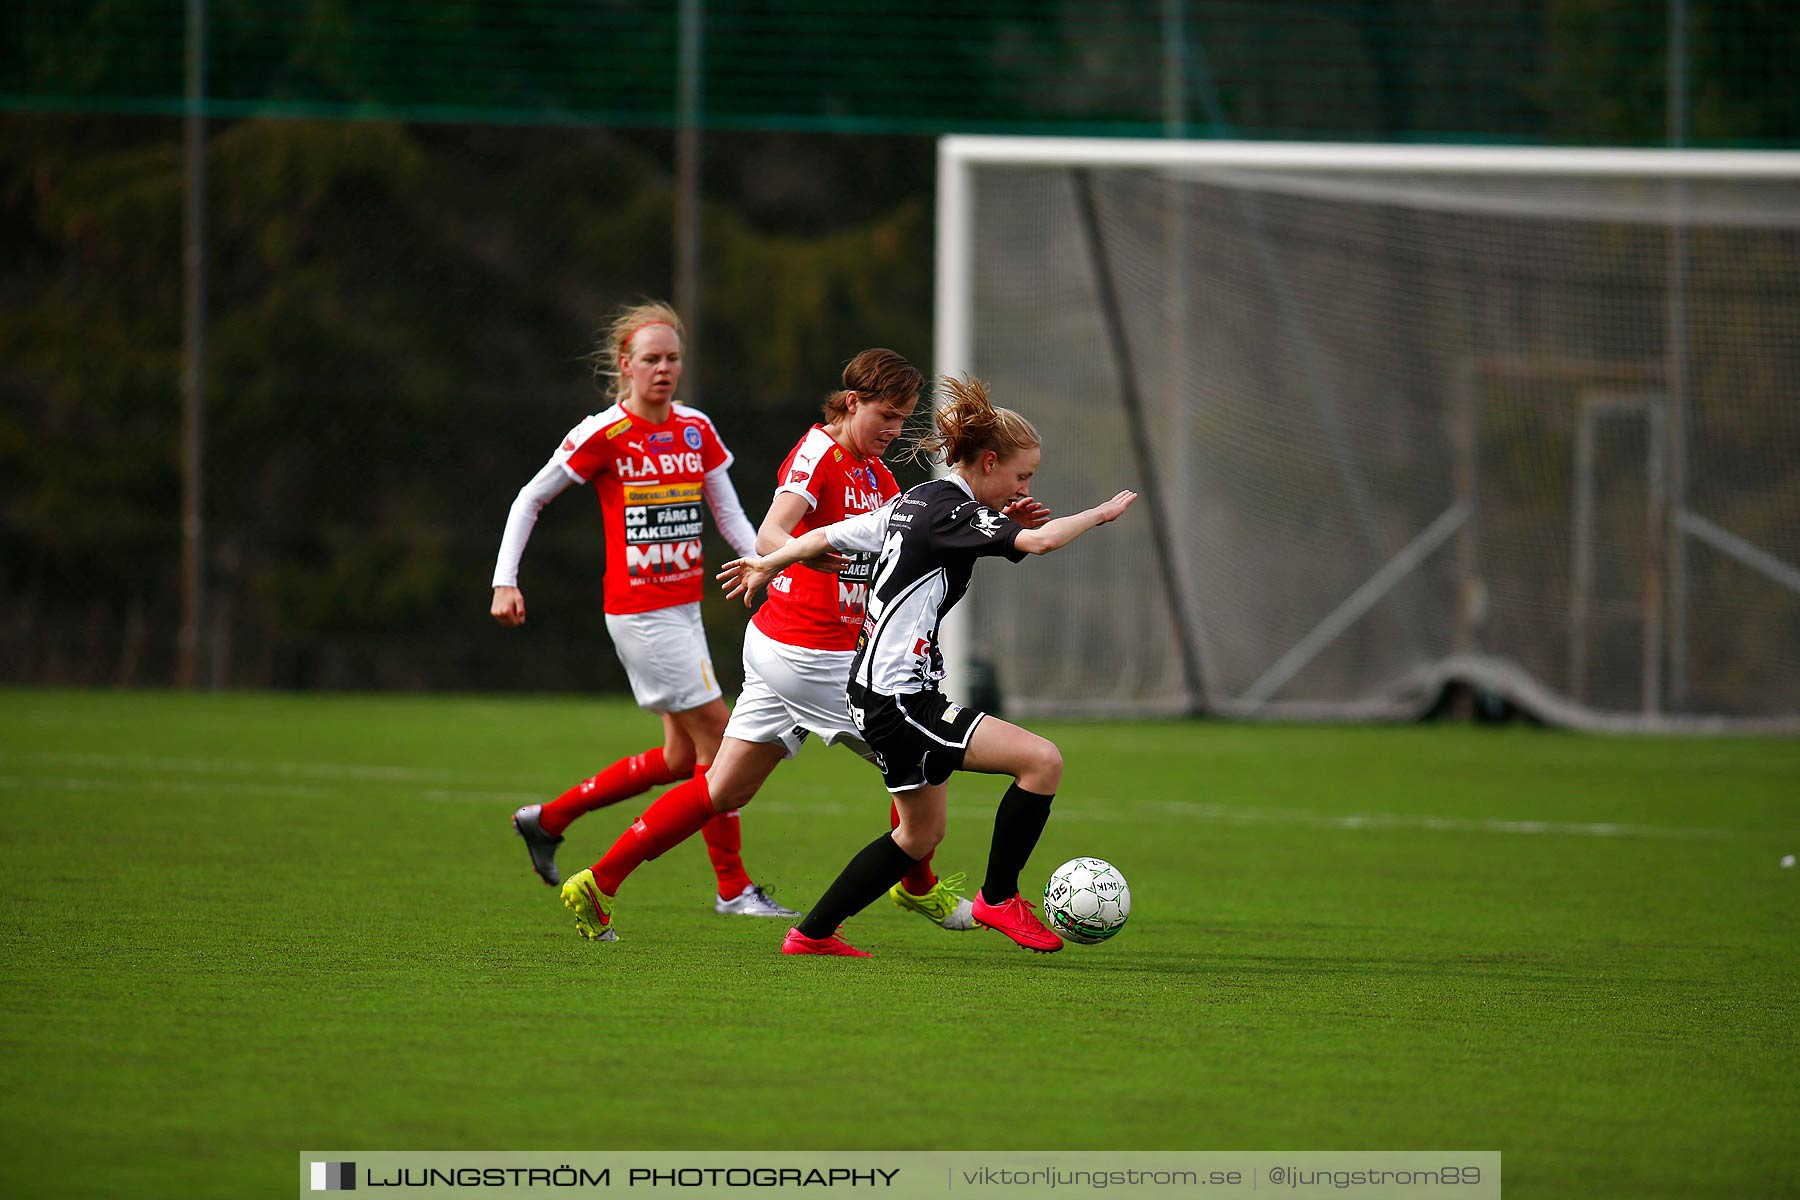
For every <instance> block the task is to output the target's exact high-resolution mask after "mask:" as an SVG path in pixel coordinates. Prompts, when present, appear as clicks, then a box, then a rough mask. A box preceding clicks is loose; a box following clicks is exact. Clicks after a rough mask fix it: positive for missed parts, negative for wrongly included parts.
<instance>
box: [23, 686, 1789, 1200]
mask: <svg viewBox="0 0 1800 1200" xmlns="http://www.w3.org/2000/svg"><path fill="white" fill-rule="evenodd" d="M1039 728H1040V729H1041V730H1042V731H1043V732H1045V733H1047V734H1048V735H1049V736H1051V737H1053V738H1055V739H1056V740H1057V741H1058V742H1059V744H1060V745H1061V746H1062V748H1063V751H1064V755H1065V758H1066V760H1067V768H1066V773H1065V778H1064V786H1063V789H1062V793H1061V795H1060V796H1059V797H1058V800H1057V803H1056V809H1055V812H1054V814H1053V816H1052V818H1051V821H1050V825H1049V828H1048V830H1047V831H1046V833H1045V835H1044V839H1043V841H1042V843H1041V844H1040V846H1039V848H1038V852H1037V854H1036V855H1035V857H1034V858H1033V860H1032V862H1031V865H1030V867H1029V868H1028V870H1027V873H1026V879H1027V886H1028V888H1029V887H1030V886H1032V885H1033V884H1034V883H1035V884H1036V885H1037V886H1041V885H1042V881H1043V879H1044V878H1045V877H1046V876H1047V875H1048V873H1049V871H1050V870H1051V868H1053V867H1054V866H1055V865H1056V864H1057V863H1059V862H1061V861H1062V860H1063V859H1065V858H1068V857H1072V856H1074V855H1077V854H1093V855H1098V856H1101V857H1104V858H1107V859H1110V860H1111V861H1112V862H1114V863H1116V864H1117V865H1118V866H1119V868H1120V869H1121V870H1122V871H1123V872H1124V874H1125V875H1126V877H1127V878H1128V879H1129V881H1130V883H1131V888H1132V899H1133V914H1132V918H1131V922H1130V924H1129V925H1128V926H1127V927H1126V929H1125V931H1124V932H1123V933H1122V934H1121V935H1120V936H1119V937H1118V938H1116V939H1115V940H1114V941H1112V942H1110V943H1108V944H1106V945H1103V946H1096V947H1083V946H1070V947H1069V948H1068V949H1067V950H1065V951H1064V952H1063V953H1061V954H1058V955H1054V956H1045V957H1040V956H1034V955H1030V954H1027V953H1025V952H1024V951H1021V950H1018V949H1016V948H1014V947H1013V946H1012V945H1011V944H1010V943H1008V942H1006V941H1004V940H1003V939H1001V938H1000V937H999V935H997V934H993V933H988V932H985V931H977V932H972V933H954V934H953V933H947V932H945V931H942V930H939V929H937V928H935V927H933V926H931V925H929V924H927V923H926V922H925V921H923V920H922V919H920V918H919V917H917V916H912V915H908V914H904V913H902V912H900V911H899V910H898V909H896V908H894V907H893V906H891V905H889V904H888V903H887V902H886V901H883V902H882V903H880V904H879V905H877V906H876V907H874V908H871V909H870V910H869V911H868V912H866V913H864V914H863V915H861V916H860V917H858V918H857V919H856V920H855V921H854V922H852V923H851V925H850V926H849V927H848V932H849V934H850V936H851V938H852V940H854V941H855V942H856V943H858V944H859V945H861V946H863V947H864V948H865V949H867V950H870V951H871V952H873V953H874V955H875V956H876V957H873V958H870V959H867V960H860V961H846V960H821V959H798V960H797V959H788V958H783V957H781V956H779V955H778V954H776V953H775V948H776V946H777V944H778V942H779V939H780V937H781V934H782V924H781V923H779V922H771V921H753V920H748V919H743V918H723V917H718V916H715V915H714V914H713V912H712V909H711V903H710V900H711V886H710V885H711V874H710V871H709V870H708V868H707V866H706V860H705V853H704V847H703V846H702V845H701V844H700V843H699V841H698V840H697V839H696V840H695V841H694V842H693V843H692V844H689V845H686V846H682V847H680V848H679V849H677V850H675V851H674V852H672V853H671V854H670V855H668V856H667V857H666V858H664V859H663V860H661V861H659V862H656V863H653V864H650V865H649V866H647V867H646V868H644V869H643V870H642V871H640V872H639V873H638V874H637V876H635V877H634V878H633V879H632V880H631V881H630V883H629V884H628V885H627V887H626V889H625V891H624V892H623V893H622V894H621V900H620V908H619V912H618V917H617V921H618V926H619V929H620V932H621V936H622V939H623V940H621V941H620V942H619V943H618V944H616V945H597V944H589V943H585V942H583V941H581V940H580V939H579V938H577V937H576V936H575V933H574V929H573V925H572V923H571V921H570V920H569V919H568V918H567V917H566V915H565V914H564V913H563V911H562V909H561V907H560V906H559V904H558V903H557V898H556V894H555V892H554V891H553V890H552V889H550V888H547V887H545V886H543V885H542V884H540V883H538V882H537V880H536V879H535V878H534V877H533V876H532V875H531V874H530V873H529V870H528V868H527V865H526V861H525V854H524V851H523V849H522V848H521V846H520V844H519V842H518V839H517V838H516V837H514V836H513V834H512V831H511V829H510V828H509V826H508V815H509V814H510V812H511V810H512V809H513V808H514V807H515V806H516V805H518V804H521V803H525V802H528V801H531V800H534V799H543V798H547V797H549V796H551V795H554V794H555V793H556V792H558V791H559V790H560V789H561V788H562V787H564V786H566V785H568V784H570V783H572V782H574V781H575V780H577V779H579V778H581V777H582V776H583V775H585V774H588V773H591V771H592V770H594V769H596V768H597V767H599V766H602V765H604V764H605V763H606V762H609V761H611V760H612V759H614V758H616V757H618V756H620V755H623V754H627V753H632V752H635V751H637V750H641V749H643V748H645V747H646V746H648V745H650V744H651V743H652V741H653V739H654V737H655V730H656V724H655V722H654V720H653V719H652V718H650V717H648V716H646V715H645V714H643V713H641V712H638V711H637V710H635V709H634V708H632V707H631V706H630V705H629V704H628V703H625V702H619V701H611V700H608V701H578V700H571V699H512V698H506V699H501V698H425V697H376V698H351V697H296V696H242V695H221V696H184V695H171V694H131V693H125V694H119V693H71V692H56V691H30V690H21V691H8V692H0V730H3V731H4V732H0V814H3V823H0V856H3V857H0V893H3V894H4V898H5V900H4V908H5V914H6V919H5V923H4V927H3V928H4V939H3V946H4V950H3V953H0V1002H3V1004H4V1012H5V1017H4V1023H3V1024H0V1038H3V1045H0V1129H3V1130H4V1139H5V1145H4V1150H5V1153H4V1154H3V1155H0V1195H6V1196H9V1197H25V1196H58V1197H70V1196H122V1195H135V1196H181V1197H184V1198H187V1197H200V1196H250V1195H282V1194H287V1193H288V1192H289V1191H290V1189H291V1188H292V1186H293V1184H292V1180H293V1175H294V1162H295V1157H294V1156H295V1153H296V1152H297V1151H299V1150H301V1149H304V1148H324V1147H335V1148H342V1149H356V1148H363V1149H368V1150H448V1149H495V1150H505V1149H513V1150H526V1149H543V1150H553V1149H567V1150H597V1149H609V1148H610V1149H639V1150H650V1149H668V1148H689V1149H731V1148H763V1149H798V1150H810V1149H971V1150H989V1149H993V1150H999V1149H1130V1148H1137V1149H1167V1150H1325V1149H1341V1150H1406V1149H1451V1150H1500V1151H1502V1152H1503V1153H1504V1155H1505V1159H1504V1164H1505V1165H1504V1172H1505V1184H1506V1194H1507V1195H1508V1196H1509V1197H1527V1196H1550V1197H1561V1196H1633V1197H1636V1196H1671V1197H1674V1196H1680V1197H1689V1196H1702V1195H1705V1196H1776V1195H1794V1194H1797V1193H1800V1133H1797V1132H1796V1131H1800V1084H1797V1082H1796V1070H1797V1069H1800V1053H1797V1052H1796V1046H1800V959H1797V956H1796V950H1797V947H1800V937H1797V934H1800V921H1797V920H1796V913H1797V912H1800V870H1784V869H1782V868H1781V867H1780V865H1779V862H1780V859H1781V857H1782V855H1783V854H1786V853H1791V852H1795V851H1800V744H1797V743H1794V742H1780V741H1756V740H1658V739H1648V738H1646V739H1630V740H1611V739H1598V738H1587V737H1577V736H1571V735H1566V734H1560V733H1553V732H1546V731H1541V730H1540V731H1533V730H1524V729H1503V730H1493V729H1472V728H1456V727H1446V728H1385V729H1369V728H1312V727H1308V728H1267V727H1247V726H1238V725H1229V724H1214V723H1204V722H1197V723H1149V724H1129V725H1106V724H1091V725H1088V724H1044V725H1042V726H1039ZM1001 790H1002V786H1001V781H999V780H995V779H991V778H983V777H977V776H967V775H964V776H958V777H957V779H956V781H955V782H954V783H953V785H952V792H951V823H950V833H949V837H948V839H947V840H946V842H945V843H944V845H943V847H942V848H941V850H940V851H939V855H938V864H939V866H940V868H941V869H942V870H944V871H946V872H948V871H955V870H959V869H960V870H967V871H968V872H969V873H970V874H971V876H973V877H974V879H975V880H976V881H979V878H980V874H981V868H982V865H983V863H984V862H985V859H986V852H987V839H988V834H989V830H990V827H991V817H992V812H993V806H994V804H995V802H996V800H997V799H998V796H999V793H1000V792H1001ZM646 801H647V798H645V799H639V800H634V801H628V802H627V803H626V804H624V805H621V806H619V807H617V808H613V809H610V810H606V811H603V812H599V813H596V814H593V815H591V816H589V817H587V818H585V819H584V820H583V821H582V822H580V823H579V824H577V825H576V826H575V827H574V828H573V829H572V830H571V833H570V837H569V840H568V842H567V843H566V845H565V846H564V848H563V851H562V858H561V861H562V863H563V864H564V866H565V869H566V870H569V871H573V870H576V869H579V868H580V867H581V866H584V865H586V864H588V863H590V862H592V861H593V859H595V858H596V857H598V856H599V854H600V853H602V852H603V851H604V850H605V849H606V847H607V846H608V845H610V844H611V842H612V840H613V838H614V837H615V836H616V835H617V833H618V832H619V830H620V829H622V828H623V827H624V826H625V825H626V824H627V823H628V822H629V821H630V820H632V819H633V818H635V817H636V815H637V813H638V812H639V811H640V809H641V808H642V806H643V804H644V803H645V802H646ZM886 820H887V804H886V799H885V795H884V793H883V792H882V791H881V789H880V787H879V781H878V779H877V778H876V776H875V775H874V773H873V772H872V771H871V770H870V769H869V768H868V767H866V766H864V765H863V764H862V763H861V762H860V761H858V760H856V759H854V758H853V757H851V756H850V755H849V754H847V753H845V752H843V751H831V750H825V749H821V748H818V747H816V746H810V747H808V748H807V750H806V751H805V752H803V753H802V754H801V756H800V757H799V759H798V760H796V761H795V762H793V763H790V764H788V765H786V766H784V767H783V768H781V769H780V770H779V771H777V772H776V774H775V776H774V778H773V779H772V780H771V782H770V785H769V787H768V788H767V789H766V790H765V792H764V794H763V795H762V797H761V798H760V799H758V800H757V801H756V802H755V803H754V804H752V806H751V807H750V808H749V809H748V810H746V815H745V831H744V842H745V855H746V858H747V860H748V862H749V864H750V867H751V870H752V871H753V872H754V873H755V875H756V876H757V878H758V880H759V881H760V882H763V883H765V884H767V885H769V886H771V887H772V888H773V889H774V890H775V894H776V896H777V897H778V898H780V899H785V900H788V901H790V902H792V903H794V904H796V905H803V904H804V903H805V902H808V901H810V900H811V899H813V898H814V897H815V896H816V895H817V893H818V892H819V891H820V889H822V888H823V887H824V885H825V884H826V883H827V882H828V881H829V880H830V879H831V877H832V876H833V875H834V874H835V873H836V871H837V870H838V868H839V867H840V866H841V865H842V864H843V863H844V861H845V860H846V859H847V858H848V857H849V855H850V854H851V853H852V852H853V851H854V850H856V849H857V848H858V847H860V846H862V845H863V844H865V843H866V842H867V841H868V840H869V838H870V837H872V836H874V835H875V834H876V833H877V832H878V831H879V830H880V829H881V828H883V827H884V825H885V823H886Z"/></svg>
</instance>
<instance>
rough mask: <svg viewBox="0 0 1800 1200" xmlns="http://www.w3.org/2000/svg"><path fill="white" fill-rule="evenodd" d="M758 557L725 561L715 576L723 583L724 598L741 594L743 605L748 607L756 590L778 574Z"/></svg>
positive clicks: (760, 588)
mask: <svg viewBox="0 0 1800 1200" xmlns="http://www.w3.org/2000/svg"><path fill="white" fill-rule="evenodd" d="M763 562H764V560H763V559H760V558H734V559H732V560H731V561H730V562H728V563H726V564H725V566H724V568H723V569H722V570H720V572H719V574H718V575H717V576H716V578H717V579H718V581H719V582H720V583H722V584H724V585H725V598H726V599H727V600H729V599H731V598H732V597H733V596H740V595H741V596H743V598H744V607H745V608H749V607H750V600H751V598H752V597H753V596H755V595H756V593H757V592H759V591H761V590H762V589H763V588H764V587H766V586H767V585H768V582H769V580H771V579H773V578H775V576H776V575H778V574H780V572H779V571H776V570H774V569H773V568H770V567H766V566H764V565H763Z"/></svg>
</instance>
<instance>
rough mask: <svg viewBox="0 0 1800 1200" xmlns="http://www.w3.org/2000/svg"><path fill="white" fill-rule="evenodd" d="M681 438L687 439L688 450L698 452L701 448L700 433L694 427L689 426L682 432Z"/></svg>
mask: <svg viewBox="0 0 1800 1200" xmlns="http://www.w3.org/2000/svg"><path fill="white" fill-rule="evenodd" d="M681 436H682V437H684V438H686V439H687V444H688V449H690V450H698V449H699V448H700V431H699V430H698V429H696V428H694V426H692V425H689V426H688V427H687V428H686V429H684V430H682V431H681Z"/></svg>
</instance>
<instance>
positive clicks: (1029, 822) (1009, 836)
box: [981, 783, 1056, 904]
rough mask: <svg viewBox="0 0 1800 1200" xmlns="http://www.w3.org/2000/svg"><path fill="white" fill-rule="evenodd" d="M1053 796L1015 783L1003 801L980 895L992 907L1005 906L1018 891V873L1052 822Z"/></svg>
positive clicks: (995, 820)
mask: <svg viewBox="0 0 1800 1200" xmlns="http://www.w3.org/2000/svg"><path fill="white" fill-rule="evenodd" d="M1055 799H1056V797H1055V796H1054V795H1050V796H1045V795H1040V794H1039V793H1037V792H1028V791H1026V790H1025V789H1024V788H1022V787H1020V786H1019V785H1018V784H1017V783H1014V784H1013V785H1012V786H1011V787H1009V788H1007V789H1006V795H1004V796H1002V797H1000V809H999V811H998V812H996V813H995V814H994V843H993V845H992V846H991V847H989V849H988V865H987V878H986V879H984V880H982V882H981V894H982V895H983V896H984V897H986V898H987V902H988V903H989V904H1005V903H1006V902H1007V901H1008V900H1011V899H1012V898H1013V897H1014V896H1015V895H1017V894H1018V891H1019V872H1020V871H1021V870H1023V869H1024V867H1025V860H1026V859H1028V858H1030V857H1031V852H1032V851H1033V850H1034V849H1036V848H1037V843H1038V838H1039V837H1040V836H1041V835H1042V834H1043V832H1044V822H1046V821H1048V820H1049V819H1050V802H1051V801H1053V800H1055Z"/></svg>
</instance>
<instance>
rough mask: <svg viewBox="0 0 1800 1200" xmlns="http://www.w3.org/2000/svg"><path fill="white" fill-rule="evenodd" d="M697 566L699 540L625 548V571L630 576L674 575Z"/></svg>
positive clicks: (655, 543)
mask: <svg viewBox="0 0 1800 1200" xmlns="http://www.w3.org/2000/svg"><path fill="white" fill-rule="evenodd" d="M699 565H700V539H699V538H693V539H691V540H689V541H685V542H651V543H650V544H648V545H645V546H626V547H625V569H626V570H627V571H628V572H630V573H631V574H632V575H674V574H679V573H680V572H682V571H687V570H691V569H692V568H694V567H698V566H699Z"/></svg>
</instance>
